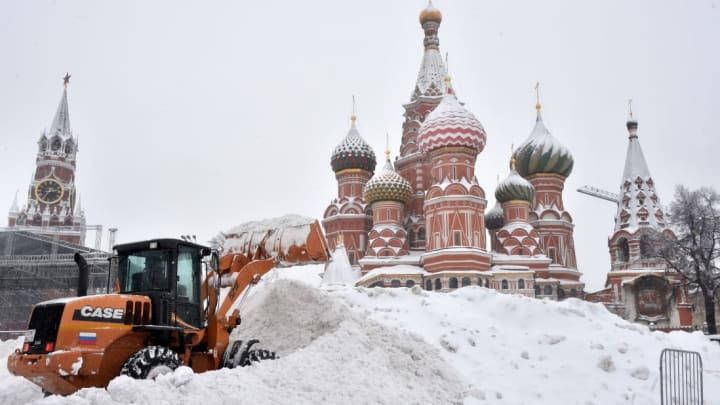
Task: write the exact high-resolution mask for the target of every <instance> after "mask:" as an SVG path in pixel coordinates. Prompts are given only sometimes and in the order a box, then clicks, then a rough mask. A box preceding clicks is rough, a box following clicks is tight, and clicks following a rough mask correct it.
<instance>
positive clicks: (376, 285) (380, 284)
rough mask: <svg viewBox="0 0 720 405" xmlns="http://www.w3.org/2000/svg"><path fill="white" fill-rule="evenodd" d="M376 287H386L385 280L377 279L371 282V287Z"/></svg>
mask: <svg viewBox="0 0 720 405" xmlns="http://www.w3.org/2000/svg"><path fill="white" fill-rule="evenodd" d="M374 287H385V283H383V281H382V280H380V281H376V282H374V283H372V284H370V288H374Z"/></svg>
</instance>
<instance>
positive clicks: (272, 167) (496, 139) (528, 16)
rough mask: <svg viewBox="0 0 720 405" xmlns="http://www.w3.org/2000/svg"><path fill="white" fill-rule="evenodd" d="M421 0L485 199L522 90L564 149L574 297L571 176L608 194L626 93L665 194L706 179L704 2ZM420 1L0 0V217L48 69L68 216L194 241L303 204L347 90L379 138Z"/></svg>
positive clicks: (710, 163)
mask: <svg viewBox="0 0 720 405" xmlns="http://www.w3.org/2000/svg"><path fill="white" fill-rule="evenodd" d="M434 4H435V6H436V7H437V8H438V9H440V10H441V12H442V13H443V23H442V25H441V27H440V31H439V37H440V48H441V51H442V52H449V55H450V57H449V59H450V63H449V65H450V74H451V76H452V78H453V85H454V87H455V89H456V91H457V93H458V96H459V98H460V99H461V100H462V101H463V102H465V103H466V107H467V108H468V109H469V110H470V111H472V112H473V113H474V114H475V115H476V116H477V117H478V119H479V120H480V121H481V122H482V123H483V125H484V126H485V129H486V131H487V134H488V138H487V147H486V148H485V150H484V151H483V152H482V153H481V154H480V156H479V157H478V161H477V168H476V173H477V176H478V179H479V181H480V184H481V185H482V186H483V188H484V189H485V191H486V194H487V195H488V206H489V207H491V206H492V205H493V204H494V197H493V195H494V191H495V183H496V180H495V179H496V175H500V177H501V178H504V177H505V176H506V175H507V167H508V166H507V164H508V159H509V154H510V144H511V143H514V144H515V145H518V144H520V143H521V142H522V141H523V140H524V139H525V138H526V137H527V136H528V134H529V133H530V130H531V129H532V127H533V124H534V118H535V111H534V103H535V100H534V98H535V95H534V92H533V86H534V84H535V82H536V81H540V82H541V83H542V84H541V88H542V103H543V105H544V110H543V114H544V118H545V123H546V125H547V127H548V129H549V130H550V131H551V132H552V133H553V135H554V136H555V137H557V138H558V139H559V140H560V141H561V142H563V143H564V144H565V145H566V146H567V147H568V148H569V149H570V150H571V151H572V153H573V155H574V157H575V169H574V171H573V173H572V174H571V176H570V177H569V178H568V181H567V183H566V190H567V191H566V192H565V204H566V209H568V210H569V211H570V212H571V214H572V215H573V216H574V220H575V242H576V248H577V255H578V257H577V259H578V266H579V268H580V270H581V271H582V272H583V273H584V276H583V281H585V282H586V283H587V284H588V287H587V289H588V290H590V291H592V290H596V289H599V288H600V287H602V285H603V283H604V278H605V274H606V272H607V270H608V269H609V266H610V260H609V256H608V253H607V252H608V248H607V238H608V237H609V236H610V234H611V232H612V229H613V218H614V215H615V206H614V205H613V204H612V203H609V202H606V201H602V200H597V199H593V198H591V197H588V196H585V195H582V194H579V193H577V192H576V191H575V190H576V189H577V188H578V187H580V186H582V185H585V184H588V185H593V186H596V187H600V188H604V189H607V190H609V191H612V192H617V191H618V188H619V186H620V177H621V175H622V170H623V165H624V159H625V150H626V147H627V131H626V130H625V126H624V125H625V120H626V117H627V101H628V99H629V98H632V99H633V100H634V101H633V105H634V110H635V112H636V116H637V117H638V119H639V124H640V126H639V136H640V142H641V144H642V147H643V150H644V152H645V157H646V159H647V161H648V164H649V166H650V171H651V173H652V174H653V177H654V179H655V182H656V184H657V187H658V192H659V195H660V198H661V201H662V202H663V203H664V204H669V203H670V201H671V199H672V196H673V189H674V187H675V185H676V184H679V183H683V184H686V185H688V186H690V187H699V186H704V185H713V186H716V187H717V186H718V181H717V180H716V178H717V177H716V173H717V172H718V169H720V162H718V159H717V149H718V146H720V141H718V115H719V113H720V101H718V98H719V97H720V80H719V79H718V77H719V75H720V56H718V55H720V9H718V2H717V1H716V0H677V1H670V0H664V1H658V0H631V1H630V0H605V1H593V2H587V1H570V0H567V1H560V0H557V1H550V0H547V1H536V0H509V1H508V0H485V1H477V0H452V1H450V0H435V2H434ZM425 5H426V1H425V0H407V1H380V0H364V1H352V2H351V1H331V0H322V1H321V0H306V1H302V2H299V1H253V2H248V1H223V2H220V1H203V2H183V1H165V2H160V1H153V2H145V1H122V2H120V1H117V2H112V3H111V2H98V1H63V2H59V1H32V2H28V1H8V0H1V1H0V30H2V31H1V32H0V55H2V63H1V64H0V162H2V170H0V184H1V185H2V187H1V188H0V212H4V213H7V211H8V209H9V208H10V205H11V203H12V200H13V196H14V194H15V190H18V189H19V190H20V204H22V203H24V194H25V193H26V191H27V187H28V184H29V181H30V178H31V175H32V173H33V171H34V168H35V151H36V148H37V145H36V141H37V139H38V137H39V135H40V132H41V131H42V130H43V128H47V127H48V126H49V125H50V122H51V120H52V118H53V114H54V112H55V109H56V107H57V103H58V101H59V99H60V95H61V92H62V81H61V77H62V76H63V75H64V74H65V72H66V71H68V72H70V73H71V74H72V75H73V78H72V81H71V83H70V87H69V102H70V119H71V123H72V126H73V129H74V132H75V134H76V136H79V142H80V143H79V146H80V152H79V154H78V171H77V185H78V189H79V192H80V194H81V198H82V206H83V208H84V209H85V212H86V216H87V219H88V223H90V224H101V225H103V226H104V227H105V229H107V228H108V227H110V226H115V227H118V228H119V229H120V230H119V232H118V241H131V240H138V239H144V238H151V237H157V236H178V235H180V234H188V233H189V234H196V235H198V238H199V240H201V241H207V240H208V239H209V238H210V237H212V236H213V235H215V234H216V233H217V232H218V231H221V230H227V229H228V228H230V227H232V226H234V225H236V224H238V223H241V222H245V221H248V220H257V219H263V218H266V217H275V216H280V215H283V214H286V213H298V214H302V215H306V216H310V217H315V218H321V217H322V215H323V211H324V209H325V207H326V206H327V204H328V203H329V202H330V200H331V199H332V198H333V197H334V196H335V193H336V182H335V178H334V174H333V172H332V170H331V169H330V164H329V161H330V154H331V152H332V150H333V148H334V147H335V146H336V145H337V143H339V142H340V141H341V139H342V138H343V137H344V135H345V134H346V132H347V130H348V128H349V124H350V121H349V116H350V113H351V108H352V104H351V95H353V94H354V95H355V96H356V97H357V100H358V116H359V118H358V127H359V130H360V132H361V134H362V136H363V137H364V138H365V139H366V140H367V141H368V142H369V143H370V144H371V145H372V146H373V147H374V149H375V153H376V155H377V156H378V158H379V159H382V156H383V150H384V149H385V133H386V132H388V133H389V134H390V144H391V145H390V146H391V150H392V152H393V156H394V155H396V154H397V152H398V148H399V142H400V137H401V125H402V121H403V118H402V113H403V109H402V104H403V103H406V102H408V101H409V98H410V93H411V91H412V90H413V87H414V83H415V79H416V76H417V72H418V67H419V65H420V60H421V57H422V49H423V47H422V38H423V33H422V30H421V29H420V25H419V23H418V19H417V17H418V14H419V12H420V11H421V10H422V9H423V8H424V7H425ZM89 239H90V240H91V237H90V238H89ZM105 243H106V242H104V243H103V244H104V245H105Z"/></svg>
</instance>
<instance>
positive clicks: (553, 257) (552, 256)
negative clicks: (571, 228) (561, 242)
mask: <svg viewBox="0 0 720 405" xmlns="http://www.w3.org/2000/svg"><path fill="white" fill-rule="evenodd" d="M548 256H550V260H552V262H553V264H556V263H557V255H556V253H555V248H554V247H551V248H548Z"/></svg>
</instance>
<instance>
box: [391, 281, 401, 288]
mask: <svg viewBox="0 0 720 405" xmlns="http://www.w3.org/2000/svg"><path fill="white" fill-rule="evenodd" d="M390 287H392V288H398V287H400V280H393V281H391V282H390Z"/></svg>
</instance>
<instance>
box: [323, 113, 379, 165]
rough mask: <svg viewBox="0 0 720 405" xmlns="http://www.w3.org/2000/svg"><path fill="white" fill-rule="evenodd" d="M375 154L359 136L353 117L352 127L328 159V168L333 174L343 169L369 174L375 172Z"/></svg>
mask: <svg viewBox="0 0 720 405" xmlns="http://www.w3.org/2000/svg"><path fill="white" fill-rule="evenodd" d="M376 165H377V161H376V160H375V152H373V150H372V148H371V147H370V145H368V143H367V142H365V140H364V139H363V138H362V137H361V136H360V132H358V130H357V127H356V126H355V116H353V117H352V126H351V127H350V131H349V132H348V133H347V135H346V136H345V139H343V140H342V142H340V144H339V145H338V146H336V147H335V150H334V151H333V153H332V156H331V157H330V166H332V169H333V171H334V172H335V173H337V172H339V171H341V170H345V169H362V170H366V171H368V172H370V173H373V172H375V166H376Z"/></svg>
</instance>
